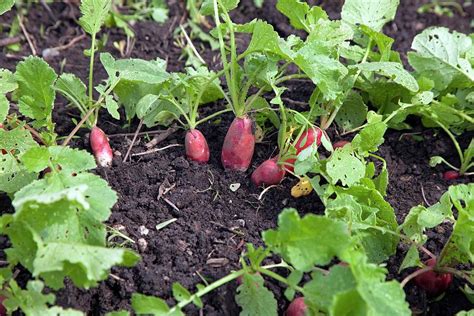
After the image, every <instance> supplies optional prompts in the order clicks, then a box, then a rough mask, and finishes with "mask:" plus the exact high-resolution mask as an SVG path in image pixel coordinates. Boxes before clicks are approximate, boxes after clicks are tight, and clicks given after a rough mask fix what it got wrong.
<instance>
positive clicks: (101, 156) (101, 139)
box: [89, 126, 114, 167]
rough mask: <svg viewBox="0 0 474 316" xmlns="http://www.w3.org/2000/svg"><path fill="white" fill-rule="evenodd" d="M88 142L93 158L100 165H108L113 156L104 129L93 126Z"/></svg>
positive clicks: (110, 163)
mask: <svg viewBox="0 0 474 316" xmlns="http://www.w3.org/2000/svg"><path fill="white" fill-rule="evenodd" d="M89 139H90V143H91V148H92V152H93V153H94V157H95V160H96V161H97V163H98V164H99V166H101V167H110V166H111V165H112V159H113V157H114V155H113V153H112V148H110V144H109V139H108V138H107V135H105V133H104V131H103V130H101V129H100V128H99V127H97V126H94V127H93V128H92V129H91V134H90V138H89Z"/></svg>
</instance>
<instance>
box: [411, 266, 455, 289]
mask: <svg viewBox="0 0 474 316" xmlns="http://www.w3.org/2000/svg"><path fill="white" fill-rule="evenodd" d="M425 264H426V265H427V266H428V267H434V266H435V265H436V258H431V259H429V260H427V261H426V262H425ZM452 281H453V276H452V275H451V274H450V273H442V274H440V273H437V272H435V271H433V270H430V271H427V272H424V273H422V274H420V275H418V276H417V277H416V278H415V283H416V285H418V286H419V287H421V288H422V289H424V290H425V292H426V294H428V295H431V296H438V295H440V294H441V293H443V292H444V291H446V289H447V288H448V287H449V285H450V284H451V282H452Z"/></svg>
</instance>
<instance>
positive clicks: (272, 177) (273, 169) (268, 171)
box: [251, 157, 285, 186]
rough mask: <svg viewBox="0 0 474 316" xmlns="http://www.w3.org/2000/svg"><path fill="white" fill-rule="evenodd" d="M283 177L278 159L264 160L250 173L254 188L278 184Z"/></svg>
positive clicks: (283, 173)
mask: <svg viewBox="0 0 474 316" xmlns="http://www.w3.org/2000/svg"><path fill="white" fill-rule="evenodd" d="M284 177H285V170H283V169H282V167H281V166H280V165H279V164H278V157H274V158H272V159H268V160H265V161H264V162H263V163H262V164H261V165H260V166H258V168H257V169H255V170H254V172H253V173H252V177H251V179H252V182H253V183H254V184H255V185H256V186H261V185H262V184H265V185H272V184H278V183H280V182H281V181H282V180H283V178H284Z"/></svg>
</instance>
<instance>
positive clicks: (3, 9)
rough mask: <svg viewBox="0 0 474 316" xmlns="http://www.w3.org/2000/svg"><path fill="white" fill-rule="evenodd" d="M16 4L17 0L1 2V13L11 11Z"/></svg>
mask: <svg viewBox="0 0 474 316" xmlns="http://www.w3.org/2000/svg"><path fill="white" fill-rule="evenodd" d="M14 4H15V0H5V1H2V2H1V3H0V15H2V14H3V13H5V12H7V11H9V10H10V9H11V8H12V7H13V5H14Z"/></svg>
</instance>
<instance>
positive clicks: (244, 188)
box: [0, 0, 474, 315]
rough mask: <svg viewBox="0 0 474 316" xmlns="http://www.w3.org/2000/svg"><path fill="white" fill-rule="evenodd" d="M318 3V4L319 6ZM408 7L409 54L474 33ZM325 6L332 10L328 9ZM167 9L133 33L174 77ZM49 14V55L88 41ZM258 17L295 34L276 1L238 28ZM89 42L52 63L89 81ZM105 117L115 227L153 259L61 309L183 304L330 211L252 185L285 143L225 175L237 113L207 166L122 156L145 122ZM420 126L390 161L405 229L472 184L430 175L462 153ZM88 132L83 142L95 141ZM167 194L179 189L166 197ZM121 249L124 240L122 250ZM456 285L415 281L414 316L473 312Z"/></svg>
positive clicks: (244, 13) (297, 94)
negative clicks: (178, 296)
mask: <svg viewBox="0 0 474 316" xmlns="http://www.w3.org/2000/svg"><path fill="white" fill-rule="evenodd" d="M308 2H310V3H312V4H315V2H314V1H308ZM402 2H403V4H401V5H400V7H399V10H398V13H397V16H396V19H395V21H394V22H391V23H389V24H388V25H387V26H386V29H385V30H386V32H387V34H388V35H390V36H392V37H394V38H395V48H396V49H397V50H398V51H399V52H400V53H401V55H402V57H403V56H405V55H406V52H407V50H409V48H410V44H411V41H412V39H413V37H414V35H416V33H418V32H420V31H421V30H422V29H424V28H425V27H428V26H430V25H442V26H447V27H449V28H451V29H455V30H457V31H460V32H464V33H468V32H470V20H471V19H472V17H473V16H474V14H473V9H474V6H471V7H470V8H469V9H467V10H466V16H456V17H454V18H447V17H439V16H436V15H434V14H423V15H420V14H418V13H416V9H417V8H418V7H419V6H420V5H421V4H423V3H426V2H427V1H421V0H413V1H408V0H404V1H402ZM316 4H321V3H320V1H317V2H316ZM168 5H169V8H170V19H169V20H168V21H167V22H166V23H165V24H163V25H158V24H156V23H153V22H138V23H136V24H135V25H134V30H135V33H136V41H135V45H134V48H133V50H132V51H131V54H130V57H136V58H143V59H154V58H156V57H160V58H163V59H166V60H167V61H168V68H169V70H171V71H176V70H179V69H182V67H183V66H184V61H183V60H180V54H181V50H180V48H179V47H177V46H175V45H174V43H173V31H174V29H175V27H176V26H177V25H178V24H179V23H180V22H181V21H184V20H183V19H184V16H183V13H184V10H183V6H184V3H182V2H177V1H176V0H170V1H168ZM322 5H323V7H324V8H325V9H327V10H328V12H329V14H330V16H331V17H337V16H338V14H339V12H340V7H341V5H342V2H340V1H325V2H323V3H322ZM50 7H51V9H52V14H53V15H54V16H55V19H53V17H52V16H50V14H48V13H47V12H46V10H44V8H43V7H42V6H39V5H37V6H33V7H32V8H31V9H30V10H29V11H28V15H27V17H26V22H25V23H26V27H27V29H28V31H29V33H30V35H31V36H32V37H33V38H34V43H35V46H36V49H37V50H38V52H40V53H41V52H43V50H44V49H46V48H51V47H57V46H60V45H64V44H66V43H68V42H69V41H70V40H71V39H73V38H75V37H77V36H79V35H80V34H81V32H80V29H79V28H78V27H77V24H76V20H77V18H78V16H79V12H78V9H77V8H76V7H74V6H70V5H67V4H64V3H54V4H51V5H50ZM13 16H14V12H11V13H8V14H6V15H4V16H2V17H1V18H0V22H1V23H2V24H5V25H6V26H8V24H9V23H10V21H11V20H12V18H13ZM257 17H259V18H264V19H266V20H267V21H268V22H270V23H271V24H273V25H274V27H275V29H276V30H277V31H278V32H279V33H280V34H281V35H285V36H286V35H289V34H291V33H292V32H293V31H292V30H291V29H290V28H289V27H288V25H287V23H286V20H285V18H284V17H283V16H282V15H281V14H280V13H279V12H277V11H276V9H275V0H265V2H264V5H263V7H262V8H261V9H257V8H255V6H254V5H253V3H252V2H251V0H244V1H243V3H242V4H241V6H240V7H239V10H238V11H236V12H234V13H233V18H234V19H235V20H236V21H239V22H245V21H249V20H251V19H253V18H257ZM7 28H8V27H7ZM41 30H44V32H41ZM103 35H107V37H108V40H107V42H106V45H105V50H107V51H110V52H112V53H113V54H114V55H115V56H116V57H117V58H119V57H120V53H119V51H118V50H117V49H115V48H114V47H113V43H114V42H116V41H120V40H124V39H125V37H124V35H123V33H122V32H121V31H120V30H117V29H108V30H107V31H106V33H103ZM88 45H89V41H88V40H81V41H79V42H78V43H77V44H76V45H75V46H73V47H72V48H71V49H66V50H62V51H61V52H60V55H59V56H56V57H52V58H48V62H49V63H50V65H51V66H52V67H54V68H55V69H56V71H58V72H60V71H64V72H72V73H75V74H76V75H78V76H79V77H81V78H83V79H85V78H86V76H87V73H88V59H87V58H86V57H84V55H83V50H84V49H86V48H87V46H88ZM203 47H206V45H203ZM29 54H30V48H29V46H28V44H27V43H26V42H25V43H23V42H22V50H21V52H20V53H18V54H12V53H9V54H6V53H5V51H3V52H0V66H1V67H4V68H8V69H14V67H15V64H16V63H17V62H18V61H19V60H21V59H22V57H23V56H27V55H29ZM203 56H205V58H206V60H208V61H209V62H210V64H211V65H215V63H216V62H215V59H213V56H212V54H209V53H205V54H204V53H203ZM125 57H129V56H125ZM99 65H100V63H97V66H96V69H95V73H96V81H97V82H98V81H99V80H101V79H103V78H104V76H105V74H104V71H103V70H102V68H101V67H100V66H99ZM311 91H312V87H311V85H310V84H308V83H307V82H301V81H295V82H292V84H291V85H290V89H289V90H288V91H287V92H286V93H285V97H286V98H287V99H288V100H293V101H303V102H305V101H307V100H308V98H309V95H310V94H311ZM295 104H298V103H297V102H296V103H295ZM221 106H222V104H215V105H211V107H216V108H217V107H221ZM56 108H57V111H56V112H55V119H56V122H58V126H57V131H58V133H60V134H67V133H68V132H69V131H70V130H71V129H72V128H73V123H72V122H71V119H70V117H71V116H76V115H77V113H76V112H75V111H74V110H72V109H70V108H67V107H65V102H64V101H62V100H59V102H58V103H57V104H56ZM214 109H215V108H212V110H214ZM205 111H206V110H205ZM103 118H104V120H103V121H102V126H101V127H102V128H103V129H104V130H105V131H106V133H107V134H109V135H111V145H112V147H113V148H114V149H115V150H116V153H117V155H116V157H115V159H114V164H113V167H112V168H107V169H101V168H99V169H97V173H98V174H100V175H101V176H102V177H104V178H105V179H107V180H108V181H109V183H110V185H111V186H112V187H113V188H114V190H116V191H117V192H118V194H119V197H120V198H119V202H118V203H117V204H116V205H115V207H114V209H113V213H112V216H111V218H110V220H109V221H108V225H109V226H111V227H113V228H115V229H118V230H120V231H121V232H122V233H125V234H126V235H128V236H129V237H130V238H131V239H133V240H134V241H135V243H133V244H128V246H129V247H131V248H133V249H134V250H136V251H137V252H138V253H140V255H141V257H142V260H141V261H140V262H139V263H138V264H137V265H136V266H135V267H134V268H129V269H125V268H114V269H113V270H112V273H113V277H112V276H111V277H109V278H108V279H107V280H105V281H103V282H101V283H100V285H99V286H98V287H97V288H94V289H90V290H87V291H86V290H80V289H77V288H75V287H74V286H73V285H71V284H70V283H67V284H66V287H65V288H64V289H63V290H60V291H59V292H58V293H56V295H57V304H59V305H61V306H65V307H73V308H77V309H79V310H82V311H84V312H86V313H87V314H88V315H103V314H105V313H106V312H108V311H114V310H119V309H127V310H129V309H130V297H131V295H132V293H135V292H139V293H144V294H150V295H157V296H160V297H164V298H165V299H167V300H168V302H169V303H171V304H172V303H174V302H173V300H172V299H171V298H170V295H171V293H170V289H171V285H172V283H173V282H180V283H181V284H183V285H184V286H185V287H187V288H188V289H194V286H195V285H196V284H197V283H199V282H202V278H205V279H206V280H208V281H210V280H215V279H217V278H219V277H222V276H224V275H225V274H227V273H228V272H229V271H231V270H232V269H237V268H238V267H239V264H238V260H239V256H240V254H241V252H242V251H243V249H244V246H245V243H253V244H254V245H261V244H262V242H261V232H262V231H263V230H266V229H269V228H272V227H275V225H276V219H277V216H278V214H279V213H280V211H281V210H282V208H284V207H294V208H296V209H298V211H299V212H300V213H301V214H306V213H317V214H321V213H322V212H323V207H322V205H321V202H320V201H319V200H318V198H317V196H316V194H314V193H313V194H311V195H310V196H308V197H304V198H300V199H294V198H292V197H291V196H290V194H289V192H290V188H291V186H292V185H293V184H294V183H295V182H296V180H294V179H292V178H287V179H286V180H285V181H284V182H283V183H282V184H281V185H279V186H278V187H275V188H272V189H270V190H269V191H268V192H266V193H265V194H263V195H262V194H261V193H262V190H261V189H259V188H255V187H254V186H252V185H251V184H250V181H249V176H250V172H251V171H252V170H253V169H254V168H255V166H257V165H258V164H259V163H260V162H262V161H263V160H265V159H267V158H269V157H271V155H272V153H273V152H274V151H275V149H276V143H275V139H274V138H275V137H274V136H272V137H268V138H266V139H264V142H263V143H260V144H257V146H256V152H255V156H254V161H253V164H252V167H251V168H250V169H249V171H248V172H246V173H230V172H225V171H224V170H223V168H222V167H221V164H220V155H219V150H220V148H221V146H222V142H223V138H224V135H225V132H226V127H227V126H228V125H229V124H230V122H231V120H232V117H231V115H224V116H223V117H222V122H221V123H219V124H215V123H213V122H208V123H206V124H204V125H202V126H200V129H201V130H202V132H203V133H204V135H206V137H207V139H208V142H209V146H210V150H211V160H210V162H209V164H205V165H200V164H196V163H193V162H189V161H187V160H186V159H185V158H184V149H183V147H171V148H168V149H165V150H163V151H160V152H157V153H153V154H148V155H143V156H134V157H132V160H131V162H126V163H123V162H122V157H123V155H124V154H125V152H126V151H127V148H128V146H129V144H130V142H131V136H121V135H115V134H119V133H130V132H134V131H135V129H136V127H137V123H136V122H133V124H132V125H131V126H127V125H126V124H125V122H117V121H113V120H112V119H111V118H109V117H107V116H103ZM413 123H414V126H415V127H414V129H413V130H410V131H408V132H409V134H404V133H403V132H398V131H389V132H388V133H387V135H386V141H385V144H384V145H382V146H381V148H380V152H379V154H380V155H381V156H382V157H383V158H384V159H386V161H387V163H388V168H389V170H390V185H389V189H388V196H387V199H388V201H389V202H390V204H391V205H392V206H393V207H394V209H395V211H396V214H397V219H398V221H399V222H401V221H403V218H404V217H405V216H406V214H407V213H408V211H409V210H410V208H411V207H412V206H415V205H418V204H428V203H429V204H432V203H435V202H436V201H437V200H438V199H439V197H440V196H441V194H442V193H443V192H445V191H446V189H447V187H448V185H450V184H454V183H461V182H470V181H471V180H472V178H464V179H460V180H457V181H454V182H450V183H447V182H445V181H444V180H443V179H442V177H441V172H442V168H441V167H440V168H435V169H433V168H430V167H429V166H428V160H429V158H430V157H431V156H433V155H442V156H443V157H446V158H447V159H448V160H449V161H451V162H453V163H454V164H456V163H457V161H456V159H457V158H456V155H455V150H454V147H453V146H452V144H451V142H450V141H449V139H448V138H447V137H446V136H445V135H444V134H443V133H435V132H436V131H433V130H425V129H423V128H422V127H420V124H418V122H417V121H414V122H413ZM123 126H126V127H123ZM81 133H82V135H84V134H85V133H86V132H85V131H83V132H81ZM114 135H115V136H114ZM332 135H333V138H334V140H338V139H339V138H338V137H337V136H334V135H335V133H334V131H332ZM414 135H417V136H418V137H415V136H414ZM419 136H421V140H419ZM472 136H473V135H472V134H470V135H464V136H463V138H462V145H463V146H466V145H467V143H468V141H469V140H470V139H471V138H472ZM183 139H184V131H182V130H178V131H177V132H175V133H173V134H172V135H170V136H169V137H168V138H167V139H166V140H165V141H163V142H161V143H160V144H159V145H158V147H164V146H167V145H171V144H181V143H182V141H183ZM146 141H147V139H146V137H142V138H139V140H138V142H137V143H136V144H135V146H134V147H133V151H132V153H140V152H144V151H145V150H146V148H145V147H144V143H145V142H146ZM73 145H74V146H77V147H81V148H88V144H87V142H82V141H80V140H76V141H74V142H73ZM120 155H121V156H120ZM235 184H238V185H240V187H239V188H238V189H237V190H236V191H235V192H234V191H232V190H231V189H230V187H231V185H235ZM164 189H169V191H168V192H167V193H166V194H164V195H162V196H160V192H162V191H163V190H164ZM0 203H1V205H2V206H3V205H6V208H4V209H3V211H2V212H9V211H11V205H10V204H9V200H8V198H7V197H5V196H0ZM173 218H174V219H176V221H175V222H173V223H171V224H169V225H168V226H166V227H165V228H163V229H160V230H157V229H156V225H158V224H160V223H163V222H165V221H167V220H169V219H173ZM449 232H450V227H440V228H437V229H436V230H433V231H431V232H430V241H429V242H428V243H427V248H428V249H430V250H431V251H432V252H434V253H439V251H440V249H441V247H442V245H443V244H444V243H445V242H446V238H447V237H446V236H448V234H449ZM120 241H123V240H120V239H116V242H120ZM7 247H8V240H7V238H5V237H2V236H0V249H4V248H7ZM406 250H407V249H406V247H404V246H403V245H401V246H400V247H399V250H398V252H397V254H396V255H395V256H393V257H392V258H391V259H390V260H389V263H388V267H389V270H390V274H389V277H390V278H397V279H399V280H401V279H402V278H403V277H404V276H406V275H407V274H408V273H409V272H410V271H407V272H404V273H403V274H401V275H399V274H398V273H397V271H398V268H399V266H400V264H401V260H402V259H403V255H404V253H405V251H406ZM3 258H4V253H3V251H0V259H3ZM19 277H20V279H21V278H24V279H26V278H28V274H27V273H26V272H21V274H20V276H19ZM267 283H268V286H269V287H270V288H271V289H272V290H273V291H274V294H275V296H276V298H277V299H278V301H279V308H280V310H284V309H285V307H286V306H287V302H286V301H285V299H284V298H283V295H282V291H283V290H282V288H281V287H279V286H278V284H276V283H271V282H267ZM456 285H458V284H457V283H455V284H454V285H452V286H451V287H450V289H449V290H448V291H447V293H446V296H445V297H444V298H443V299H441V300H439V301H436V302H432V301H430V300H429V299H428V298H427V297H426V296H425V295H424V293H422V292H420V291H419V290H418V289H417V288H415V287H414V286H412V285H411V284H409V285H408V286H407V287H406V292H407V299H408V301H409V302H410V304H411V308H412V310H413V312H414V313H415V314H425V315H454V314H455V313H456V312H457V311H459V310H467V309H470V308H472V304H470V303H469V301H467V299H466V298H465V296H464V295H463V294H462V292H461V291H460V290H459V289H458V288H457V286H456ZM235 288H236V284H229V285H227V286H224V287H222V288H220V289H218V290H217V291H215V292H213V293H212V294H210V295H208V296H206V297H205V298H204V300H203V301H204V308H203V311H202V314H204V315H237V314H238V313H239V308H238V306H237V305H236V304H235V301H234V298H233V297H234V293H235ZM186 312H187V314H189V315H198V314H199V311H198V310H197V309H196V308H194V307H189V308H187V309H186Z"/></svg>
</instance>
